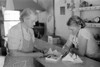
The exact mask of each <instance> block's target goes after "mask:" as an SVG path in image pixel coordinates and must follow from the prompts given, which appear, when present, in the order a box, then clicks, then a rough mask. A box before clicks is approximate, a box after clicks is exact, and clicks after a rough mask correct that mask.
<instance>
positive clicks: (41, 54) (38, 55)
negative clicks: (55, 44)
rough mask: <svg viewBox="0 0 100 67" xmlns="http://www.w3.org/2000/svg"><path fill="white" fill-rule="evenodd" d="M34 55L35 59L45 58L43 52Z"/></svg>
mask: <svg viewBox="0 0 100 67" xmlns="http://www.w3.org/2000/svg"><path fill="white" fill-rule="evenodd" d="M33 55H34V56H35V57H43V56H44V54H43V53H41V52H36V53H34V54H33Z"/></svg>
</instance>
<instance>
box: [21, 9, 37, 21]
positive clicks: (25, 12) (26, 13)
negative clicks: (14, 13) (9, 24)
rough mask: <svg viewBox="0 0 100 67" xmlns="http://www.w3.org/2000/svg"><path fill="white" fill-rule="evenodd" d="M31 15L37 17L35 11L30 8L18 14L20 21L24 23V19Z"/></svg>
mask: <svg viewBox="0 0 100 67" xmlns="http://www.w3.org/2000/svg"><path fill="white" fill-rule="evenodd" d="M31 14H35V15H37V12H36V10H34V9H32V10H31V9H30V8H26V9H24V10H23V11H22V12H21V14H20V20H21V21H22V22H24V18H25V17H28V16H30V15H31Z"/></svg>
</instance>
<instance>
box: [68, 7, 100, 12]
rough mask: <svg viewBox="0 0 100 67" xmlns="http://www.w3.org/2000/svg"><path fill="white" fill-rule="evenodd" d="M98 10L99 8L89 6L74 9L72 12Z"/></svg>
mask: <svg viewBox="0 0 100 67" xmlns="http://www.w3.org/2000/svg"><path fill="white" fill-rule="evenodd" d="M99 9H100V6H90V7H80V8H74V9H73V11H86V10H99ZM69 10H71V9H69Z"/></svg>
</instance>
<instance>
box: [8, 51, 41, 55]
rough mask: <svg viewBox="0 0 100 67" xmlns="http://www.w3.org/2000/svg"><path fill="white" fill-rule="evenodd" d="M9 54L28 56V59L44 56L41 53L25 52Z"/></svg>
mask: <svg viewBox="0 0 100 67" xmlns="http://www.w3.org/2000/svg"><path fill="white" fill-rule="evenodd" d="M9 53H10V54H11V55H12V56H27V57H41V56H43V53H40V52H34V53H33V52H23V51H19V50H9Z"/></svg>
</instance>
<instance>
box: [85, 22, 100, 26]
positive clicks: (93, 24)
mask: <svg viewBox="0 0 100 67" xmlns="http://www.w3.org/2000/svg"><path fill="white" fill-rule="evenodd" d="M86 27H100V23H86Z"/></svg>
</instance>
